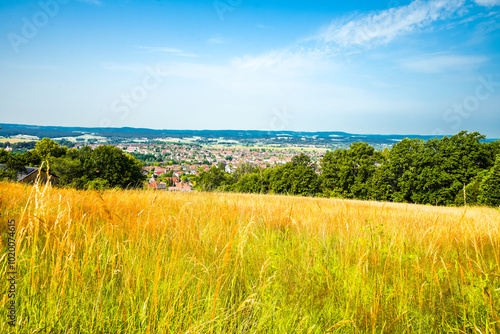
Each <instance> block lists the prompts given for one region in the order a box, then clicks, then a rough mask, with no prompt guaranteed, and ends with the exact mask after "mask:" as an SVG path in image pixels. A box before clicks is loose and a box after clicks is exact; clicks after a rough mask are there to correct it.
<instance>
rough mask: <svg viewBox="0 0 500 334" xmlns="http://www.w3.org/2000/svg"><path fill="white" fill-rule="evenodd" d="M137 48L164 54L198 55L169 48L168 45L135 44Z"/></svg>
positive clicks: (179, 55)
mask: <svg viewBox="0 0 500 334" xmlns="http://www.w3.org/2000/svg"><path fill="white" fill-rule="evenodd" d="M137 48H138V49H140V50H143V52H147V53H163V54H166V55H170V56H178V57H198V55H196V54H194V53H189V52H186V51H183V50H180V49H175V48H169V47H156V46H137Z"/></svg>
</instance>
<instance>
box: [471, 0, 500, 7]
mask: <svg viewBox="0 0 500 334" xmlns="http://www.w3.org/2000/svg"><path fill="white" fill-rule="evenodd" d="M474 2H475V3H476V4H478V5H479V6H486V7H493V6H499V5H500V0H474Z"/></svg>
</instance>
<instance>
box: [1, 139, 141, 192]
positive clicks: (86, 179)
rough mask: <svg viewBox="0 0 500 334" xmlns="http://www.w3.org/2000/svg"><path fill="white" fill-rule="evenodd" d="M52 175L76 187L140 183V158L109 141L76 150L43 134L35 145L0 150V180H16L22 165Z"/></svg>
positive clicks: (22, 169) (137, 184)
mask: <svg viewBox="0 0 500 334" xmlns="http://www.w3.org/2000/svg"><path fill="white" fill-rule="evenodd" d="M42 162H45V163H44V164H43V167H42V168H43V169H44V170H45V171H48V172H49V174H51V175H53V176H56V177H57V180H58V185H59V186H68V187H74V188H77V189H106V188H115V187H118V188H134V187H142V186H143V182H144V181H145V179H146V176H145V175H144V174H143V173H142V166H143V164H142V162H140V161H138V160H137V159H135V158H134V157H132V156H131V155H129V154H126V153H124V152H123V151H122V150H120V149H119V148H116V147H114V146H111V145H103V146H99V147H97V148H95V149H92V148H90V147H89V146H85V147H84V148H82V149H80V150H77V149H75V148H67V147H66V146H61V145H59V144H58V143H56V142H55V141H53V140H50V139H48V138H44V139H42V140H40V141H38V142H37V143H36V145H35V148H34V149H32V150H30V151H27V152H24V153H19V154H13V153H10V152H7V151H5V150H0V164H2V168H0V180H2V179H3V180H5V179H8V180H16V179H17V176H18V175H19V174H20V173H25V172H26V169H25V167H27V166H28V167H30V166H31V167H39V166H41V165H42Z"/></svg>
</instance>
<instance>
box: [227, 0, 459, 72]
mask: <svg viewBox="0 0 500 334" xmlns="http://www.w3.org/2000/svg"><path fill="white" fill-rule="evenodd" d="M464 3H465V0H432V1H421V0H416V1H414V2H412V3H410V4H409V5H407V6H401V7H397V8H390V9H386V10H381V11H376V12H371V13H367V14H361V15H356V16H351V17H350V18H348V19H345V20H343V21H342V22H334V23H331V24H330V25H328V26H326V27H323V28H321V29H320V30H319V32H318V33H316V34H315V35H313V36H312V37H309V38H305V39H302V40H299V41H297V43H296V44H295V45H293V46H291V47H288V48H284V49H282V50H277V51H272V52H268V53H265V54H262V55H258V56H245V57H242V58H239V59H237V60H236V61H235V63H236V64H238V65H239V66H243V67H251V68H259V67H267V68H270V67H273V66H288V67H291V68H298V67H302V66H304V65H307V64H311V63H313V64H314V63H317V62H318V61H320V60H325V59H328V58H331V57H335V56H342V57H350V56H351V55H352V54H356V53H359V52H360V51H362V50H363V49H365V48H367V47H370V46H372V45H377V44H385V43H389V42H391V41H392V40H394V39H395V38H397V37H399V36H402V35H405V34H410V33H413V32H417V31H419V30H420V29H423V28H428V27H429V26H432V24H433V23H435V22H438V21H444V20H449V19H452V18H455V17H460V16H461V15H464V9H465V6H464ZM316 67H317V66H316Z"/></svg>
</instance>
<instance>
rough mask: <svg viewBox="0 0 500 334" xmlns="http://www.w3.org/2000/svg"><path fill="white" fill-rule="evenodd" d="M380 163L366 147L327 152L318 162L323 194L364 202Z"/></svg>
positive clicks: (379, 155)
mask: <svg viewBox="0 0 500 334" xmlns="http://www.w3.org/2000/svg"><path fill="white" fill-rule="evenodd" d="M383 160H384V157H383V155H382V154H381V153H380V152H375V150H374V148H373V147H372V146H370V145H368V144H367V143H352V144H351V145H350V146H349V148H348V149H343V150H340V149H337V150H335V151H334V152H327V153H326V154H325V156H324V158H323V160H322V162H321V169H322V174H321V186H322V191H323V194H324V195H326V196H334V197H336V196H341V197H344V198H359V199H368V198H369V196H370V182H371V178H372V176H373V174H374V173H375V170H376V169H377V166H378V165H380V163H381V162H383Z"/></svg>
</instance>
